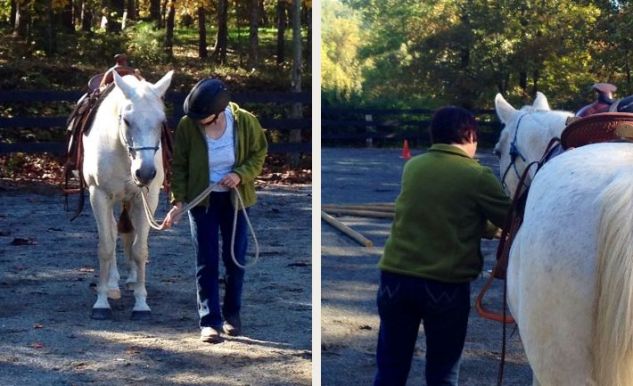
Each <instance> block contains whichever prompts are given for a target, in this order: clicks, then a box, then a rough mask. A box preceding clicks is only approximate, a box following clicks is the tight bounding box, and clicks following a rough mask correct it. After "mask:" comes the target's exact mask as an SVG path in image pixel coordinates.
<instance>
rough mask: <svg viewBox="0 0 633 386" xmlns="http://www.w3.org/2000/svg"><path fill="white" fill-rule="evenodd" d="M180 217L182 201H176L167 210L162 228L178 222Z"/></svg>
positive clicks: (167, 227)
mask: <svg viewBox="0 0 633 386" xmlns="http://www.w3.org/2000/svg"><path fill="white" fill-rule="evenodd" d="M181 217H182V202H177V203H176V204H174V206H173V207H172V208H171V209H170V210H169V213H167V216H166V217H165V220H164V221H163V226H164V229H169V228H171V227H172V225H174V224H178V222H179V221H180V218H181Z"/></svg>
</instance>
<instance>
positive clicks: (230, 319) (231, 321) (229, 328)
mask: <svg viewBox="0 0 633 386" xmlns="http://www.w3.org/2000/svg"><path fill="white" fill-rule="evenodd" d="M222 327H223V328H222V329H223V330H224V333H225V334H227V335H230V336H238V335H240V334H241V333H242V322H241V321H240V316H239V315H236V316H227V317H226V320H225V321H224V325H223V326H222Z"/></svg>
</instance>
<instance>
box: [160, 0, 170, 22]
mask: <svg viewBox="0 0 633 386" xmlns="http://www.w3.org/2000/svg"><path fill="white" fill-rule="evenodd" d="M167 3H168V0H163V4H162V6H161V7H160V19H159V21H158V28H165V21H166V20H167Z"/></svg>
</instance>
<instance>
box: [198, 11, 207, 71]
mask: <svg viewBox="0 0 633 386" xmlns="http://www.w3.org/2000/svg"><path fill="white" fill-rule="evenodd" d="M198 56H199V57H200V59H204V58H206V57H207V56H208V52H207V26H206V14H205V11H204V7H198Z"/></svg>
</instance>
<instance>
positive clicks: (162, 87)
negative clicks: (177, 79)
mask: <svg viewBox="0 0 633 386" xmlns="http://www.w3.org/2000/svg"><path fill="white" fill-rule="evenodd" d="M173 75H174V70H171V71H169V72H168V73H167V74H165V76H163V77H162V78H160V80H159V81H158V82H156V83H154V86H153V87H154V91H156V93H157V94H158V95H160V96H161V97H162V96H163V95H165V93H166V92H167V89H168V88H169V85H170V84H171V77H172V76H173Z"/></svg>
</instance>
